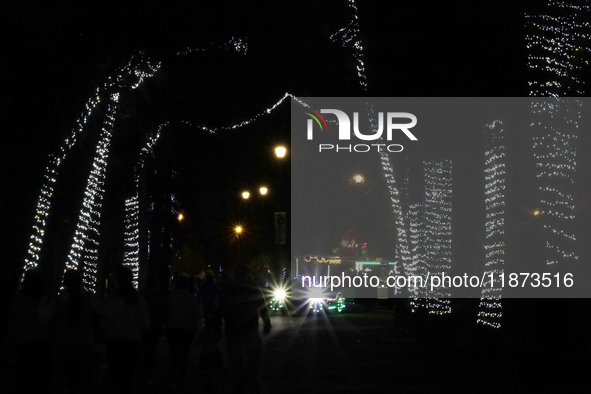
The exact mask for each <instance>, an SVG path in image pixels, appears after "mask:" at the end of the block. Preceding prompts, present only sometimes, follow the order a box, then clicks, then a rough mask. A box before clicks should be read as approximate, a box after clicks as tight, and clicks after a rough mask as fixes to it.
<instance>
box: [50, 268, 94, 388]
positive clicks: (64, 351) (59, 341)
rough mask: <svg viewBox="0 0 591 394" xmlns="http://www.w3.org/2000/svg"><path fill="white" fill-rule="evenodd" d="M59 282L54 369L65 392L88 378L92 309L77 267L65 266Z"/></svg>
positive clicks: (87, 382)
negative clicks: (60, 287)
mask: <svg viewBox="0 0 591 394" xmlns="http://www.w3.org/2000/svg"><path fill="white" fill-rule="evenodd" d="M63 285H64V290H63V291H62V293H61V294H60V295H59V296H58V298H57V305H56V336H55V344H56V355H57V362H58V371H59V372H60V375H61V376H60V378H61V379H62V383H63V385H64V386H65V388H66V389H67V391H68V393H82V392H84V391H87V390H88V388H89V385H90V381H91V371H92V363H91V361H92V354H93V346H94V332H93V328H94V327H93V321H94V312H93V311H92V309H91V307H90V302H89V299H88V298H87V296H86V294H84V293H83V292H82V274H81V272H80V271H77V270H67V271H66V273H65V274H64V282H63Z"/></svg>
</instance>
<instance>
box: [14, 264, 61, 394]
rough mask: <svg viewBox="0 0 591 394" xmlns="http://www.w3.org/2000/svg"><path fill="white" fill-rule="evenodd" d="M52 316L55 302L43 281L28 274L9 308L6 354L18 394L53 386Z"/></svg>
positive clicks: (38, 276) (39, 277) (41, 390)
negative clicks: (13, 367)
mask: <svg viewBox="0 0 591 394" xmlns="http://www.w3.org/2000/svg"><path fill="white" fill-rule="evenodd" d="M54 315H55V300H54V299H52V298H50V297H49V296H48V295H47V293H46V291H45V286H44V283H43V277H42V276H41V274H40V273H38V272H37V271H34V270H29V271H27V272H26V273H25V276H24V278H23V282H22V284H21V288H20V291H19V292H18V294H17V295H16V296H15V297H14V299H13V300H12V303H11V305H10V320H9V325H8V338H7V340H8V341H7V348H8V349H7V350H8V352H9V354H10V353H12V355H13V357H14V361H15V362H16V374H15V376H14V378H15V385H14V389H15V391H16V392H17V393H40V392H43V391H46V390H47V388H48V387H51V386H52V353H53V351H52V339H53V336H52V332H53V330H52V328H53V327H52V321H53V317H54Z"/></svg>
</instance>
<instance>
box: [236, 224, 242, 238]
mask: <svg viewBox="0 0 591 394" xmlns="http://www.w3.org/2000/svg"><path fill="white" fill-rule="evenodd" d="M234 234H236V238H238V237H239V236H240V234H242V226H236V227H234Z"/></svg>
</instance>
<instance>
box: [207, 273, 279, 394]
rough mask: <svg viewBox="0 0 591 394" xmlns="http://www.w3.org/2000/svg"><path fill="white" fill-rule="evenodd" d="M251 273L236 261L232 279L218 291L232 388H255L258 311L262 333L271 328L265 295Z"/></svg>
mask: <svg viewBox="0 0 591 394" xmlns="http://www.w3.org/2000/svg"><path fill="white" fill-rule="evenodd" d="M251 276H252V274H251V271H250V269H249V268H248V267H247V266H246V265H244V264H236V266H235V267H234V278H233V280H232V282H231V283H228V284H225V285H224V286H223V287H222V289H221V293H220V300H219V312H220V316H221V318H222V319H223V321H224V328H225V330H224V331H225V338H226V345H227V348H228V353H229V356H230V364H231V365H230V367H231V370H232V375H233V390H234V392H241V391H242V390H243V389H245V388H247V387H248V388H253V389H258V388H259V383H258V368H259V363H260V359H261V352H262V342H261V337H260V335H259V330H258V327H259V315H260V317H261V318H262V319H263V334H264V335H267V334H269V332H270V331H271V320H270V318H269V310H268V309H267V303H266V301H265V297H264V295H263V292H262V291H261V289H260V288H258V287H257V286H255V285H254V284H253V282H252V279H251ZM244 359H246V363H245V362H244Z"/></svg>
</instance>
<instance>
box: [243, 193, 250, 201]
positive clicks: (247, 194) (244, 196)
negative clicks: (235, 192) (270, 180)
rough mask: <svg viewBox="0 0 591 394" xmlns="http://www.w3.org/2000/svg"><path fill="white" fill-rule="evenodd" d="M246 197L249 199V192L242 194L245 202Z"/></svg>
mask: <svg viewBox="0 0 591 394" xmlns="http://www.w3.org/2000/svg"><path fill="white" fill-rule="evenodd" d="M248 197H250V193H249V192H242V198H243V199H245V200H248Z"/></svg>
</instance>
